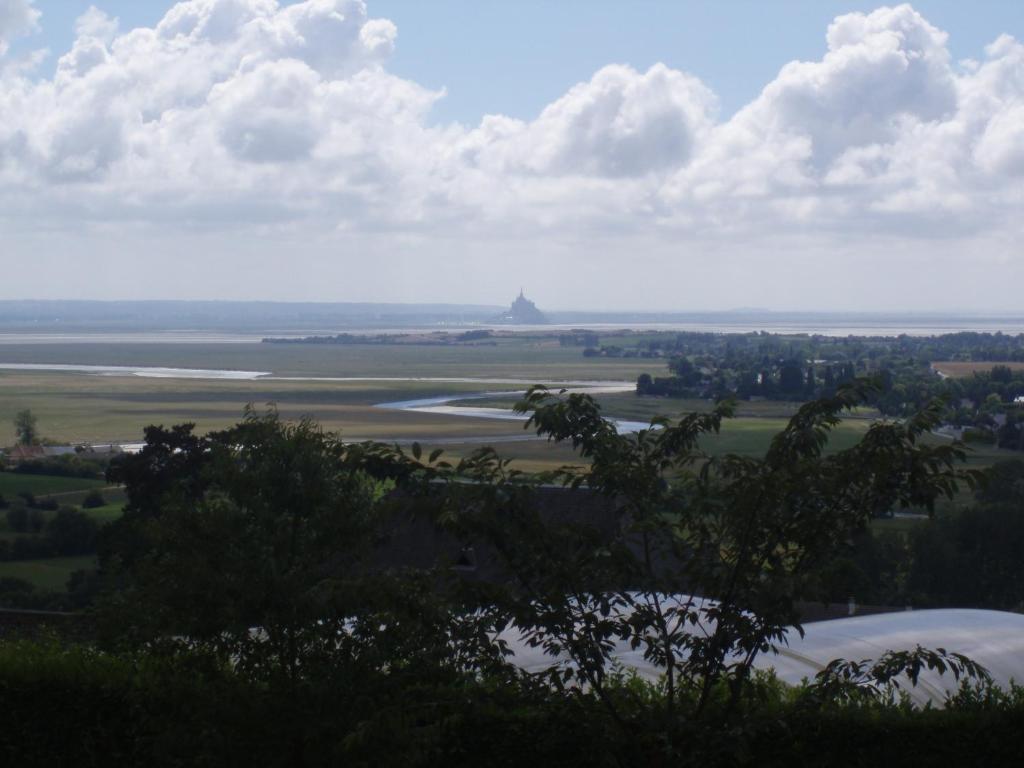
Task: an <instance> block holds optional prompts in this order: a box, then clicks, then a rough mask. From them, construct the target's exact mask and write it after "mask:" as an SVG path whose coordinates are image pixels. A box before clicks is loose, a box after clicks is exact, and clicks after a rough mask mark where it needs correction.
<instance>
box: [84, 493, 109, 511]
mask: <svg viewBox="0 0 1024 768" xmlns="http://www.w3.org/2000/svg"><path fill="white" fill-rule="evenodd" d="M106 504H107V500H106V499H104V498H103V494H102V493H100V492H99V491H98V490H95V489H94V490H91V491H89V492H88V493H87V494H85V498H84V499H82V509H96V507H103V506H106Z"/></svg>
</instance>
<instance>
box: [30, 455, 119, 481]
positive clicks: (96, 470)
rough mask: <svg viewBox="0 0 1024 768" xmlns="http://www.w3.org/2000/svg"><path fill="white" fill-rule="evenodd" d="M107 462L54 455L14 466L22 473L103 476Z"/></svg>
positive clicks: (59, 475)
mask: <svg viewBox="0 0 1024 768" xmlns="http://www.w3.org/2000/svg"><path fill="white" fill-rule="evenodd" d="M106 466H107V465H106V462H105V461H103V460H99V459H83V458H82V457H81V456H77V455H74V456H73V455H68V456H53V457H50V458H46V459H35V460H33V461H23V462H21V463H20V464H18V466H16V467H15V468H14V471H15V472H16V473H18V474H21V475H56V476H58V477H102V476H103V473H104V472H105V471H106Z"/></svg>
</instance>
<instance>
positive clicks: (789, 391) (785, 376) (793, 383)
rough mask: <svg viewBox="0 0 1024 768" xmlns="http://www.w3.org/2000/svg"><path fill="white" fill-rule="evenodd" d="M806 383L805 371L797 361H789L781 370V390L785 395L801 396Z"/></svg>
mask: <svg viewBox="0 0 1024 768" xmlns="http://www.w3.org/2000/svg"><path fill="white" fill-rule="evenodd" d="M804 383H805V382H804V371H803V369H802V368H801V367H800V363H799V362H797V361H796V360H787V361H786V362H784V363H783V364H782V367H781V368H779V390H780V391H781V392H782V393H783V394H784V395H788V396H790V397H795V396H799V395H800V394H801V392H802V390H803V387H804Z"/></svg>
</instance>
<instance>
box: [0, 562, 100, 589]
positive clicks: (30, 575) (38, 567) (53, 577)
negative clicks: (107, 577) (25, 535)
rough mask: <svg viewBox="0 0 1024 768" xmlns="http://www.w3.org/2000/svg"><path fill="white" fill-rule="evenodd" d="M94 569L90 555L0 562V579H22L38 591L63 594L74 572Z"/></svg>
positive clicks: (94, 563)
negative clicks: (43, 590) (44, 590)
mask: <svg viewBox="0 0 1024 768" xmlns="http://www.w3.org/2000/svg"><path fill="white" fill-rule="evenodd" d="M95 567H96V558H95V557H93V556H92V555H85V556H82V557H52V558H48V559H46V560H14V561H11V562H6V563H4V562H0V579H2V578H11V579H22V580H24V581H27V582H29V583H31V584H33V585H34V586H35V587H37V588H39V589H46V590H50V591H53V592H63V591H64V590H65V589H66V588H67V582H68V579H69V578H70V577H71V574H72V573H74V572H75V571H83V570H89V569H91V568H95Z"/></svg>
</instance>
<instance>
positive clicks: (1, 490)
mask: <svg viewBox="0 0 1024 768" xmlns="http://www.w3.org/2000/svg"><path fill="white" fill-rule="evenodd" d="M104 485H106V483H104V482H103V481H102V480H93V479H90V478H81V477H53V476H51V475H22V474H18V473H16V472H0V495H3V496H5V497H7V498H8V499H10V498H12V497H13V496H15V495H16V494H18V493H20V492H22V491H28V492H29V493H31V494H33V495H35V496H47V495H50V494H64V493H71V492H75V491H87V490H89V489H90V488H100V487H102V486H104Z"/></svg>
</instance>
